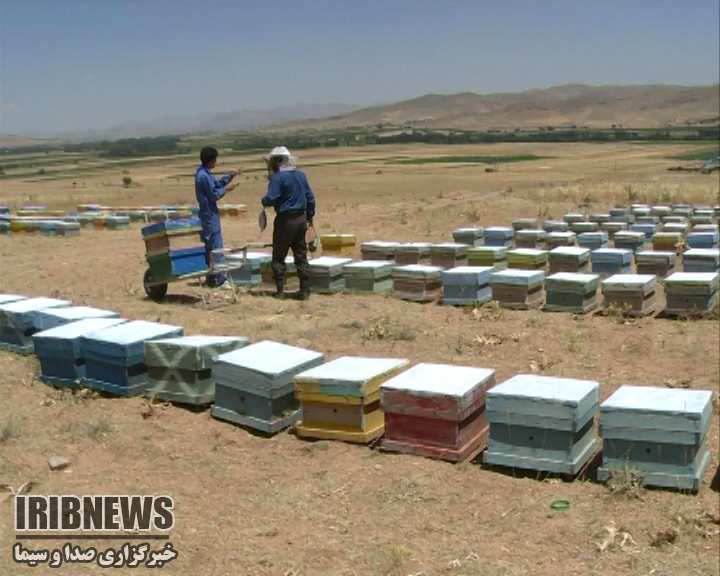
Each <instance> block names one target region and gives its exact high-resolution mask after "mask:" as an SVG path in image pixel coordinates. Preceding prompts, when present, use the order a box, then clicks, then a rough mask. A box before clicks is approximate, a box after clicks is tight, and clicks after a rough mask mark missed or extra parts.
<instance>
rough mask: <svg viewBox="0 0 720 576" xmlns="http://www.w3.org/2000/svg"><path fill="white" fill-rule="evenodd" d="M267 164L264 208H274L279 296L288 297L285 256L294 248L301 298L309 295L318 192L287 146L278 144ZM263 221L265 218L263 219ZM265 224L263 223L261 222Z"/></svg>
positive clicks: (274, 260) (275, 275) (274, 268)
mask: <svg viewBox="0 0 720 576" xmlns="http://www.w3.org/2000/svg"><path fill="white" fill-rule="evenodd" d="M264 160H265V163H266V165H267V167H268V180H269V182H268V189H267V193H266V194H265V196H263V198H262V200H261V202H262V205H263V208H270V207H272V208H274V209H275V213H276V216H275V222H274V223H273V240H272V243H273V252H272V272H273V278H274V279H275V285H276V288H277V292H276V294H275V296H276V297H277V298H284V297H285V258H287V254H288V251H289V250H291V249H292V252H293V258H294V260H295V266H296V267H297V273H298V278H299V280H300V295H299V296H300V299H301V300H307V299H308V298H309V296H310V285H309V281H310V265H309V264H308V259H307V250H308V247H307V243H306V242H305V234H306V232H307V230H308V228H310V227H312V225H313V218H314V217H315V195H314V194H313V191H312V189H311V188H310V184H309V183H308V180H307V177H306V176H305V173H304V172H303V171H302V170H299V169H298V168H297V167H296V165H295V161H296V159H295V157H294V156H293V155H292V154H291V153H290V150H288V149H287V148H286V147H285V146H276V147H275V148H273V149H272V150H270V152H269V153H268V154H266V155H265V156H264ZM261 220H262V219H261ZM261 227H262V222H261Z"/></svg>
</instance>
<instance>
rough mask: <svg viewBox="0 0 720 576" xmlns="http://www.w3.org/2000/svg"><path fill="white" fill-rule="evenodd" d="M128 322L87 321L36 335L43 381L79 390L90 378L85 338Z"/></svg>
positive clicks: (118, 319)
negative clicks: (83, 347)
mask: <svg viewBox="0 0 720 576" xmlns="http://www.w3.org/2000/svg"><path fill="white" fill-rule="evenodd" d="M124 322H126V320H123V319H120V318H87V319H85V320H78V321H77V322H70V323H68V324H64V325H61V326H56V327H54V328H49V329H48V330H43V331H41V332H36V333H35V334H34V335H33V344H34V349H35V355H36V356H37V357H38V360H39V361H40V380H41V381H42V382H44V383H45V384H49V385H53V386H63V387H66V388H76V387H77V386H78V383H79V381H81V380H82V379H83V378H84V377H85V376H86V372H85V356H84V354H83V349H82V345H81V338H82V337H83V336H85V335H86V334H91V333H93V332H97V331H98V330H103V329H105V328H110V327H112V326H116V325H118V324H122V323H124Z"/></svg>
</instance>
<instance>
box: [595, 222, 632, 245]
mask: <svg viewBox="0 0 720 576" xmlns="http://www.w3.org/2000/svg"><path fill="white" fill-rule="evenodd" d="M628 228H629V226H628V224H627V222H603V223H602V224H600V230H602V231H603V232H607V235H608V241H612V242H614V241H615V235H616V234H617V233H618V232H624V231H626V230H627V229H628Z"/></svg>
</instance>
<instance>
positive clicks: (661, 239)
mask: <svg viewBox="0 0 720 576" xmlns="http://www.w3.org/2000/svg"><path fill="white" fill-rule="evenodd" d="M684 244H685V241H684V240H683V235H682V233H680V232H656V233H655V234H654V235H653V237H652V245H653V250H657V251H659V252H662V251H666V252H675V253H676V254H677V253H681V252H682V251H683V248H684Z"/></svg>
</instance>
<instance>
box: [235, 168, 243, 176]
mask: <svg viewBox="0 0 720 576" xmlns="http://www.w3.org/2000/svg"><path fill="white" fill-rule="evenodd" d="M242 173H243V169H242V168H238V169H237V170H235V172H233V177H236V176H242Z"/></svg>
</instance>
